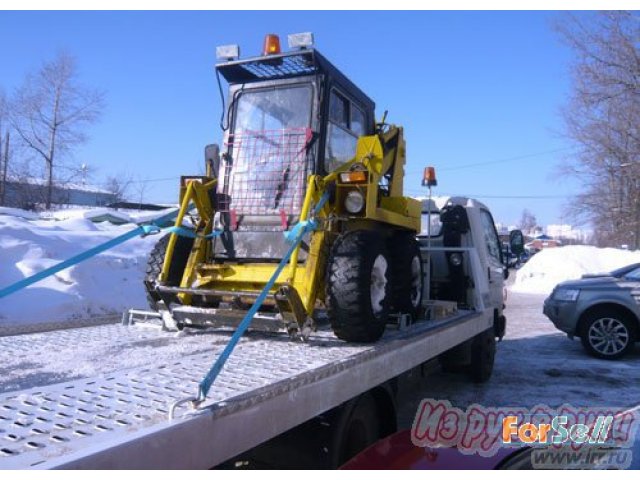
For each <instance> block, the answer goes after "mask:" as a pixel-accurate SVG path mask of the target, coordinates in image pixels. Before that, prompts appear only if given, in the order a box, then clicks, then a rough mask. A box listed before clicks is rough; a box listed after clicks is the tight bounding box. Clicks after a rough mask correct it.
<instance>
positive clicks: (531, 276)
mask: <svg viewBox="0 0 640 480" xmlns="http://www.w3.org/2000/svg"><path fill="white" fill-rule="evenodd" d="M637 262H640V251H634V252H630V251H628V250H620V249H617V248H597V247H588V246H583V245H576V246H566V247H558V248H549V249H545V250H542V251H541V252H539V253H537V254H536V255H534V256H533V257H532V258H531V260H529V261H528V262H527V263H526V264H525V265H524V266H523V267H522V268H521V269H520V270H518V272H517V274H516V280H515V282H514V284H513V286H512V287H511V290H512V291H514V292H520V293H538V294H549V293H551V291H552V290H553V288H554V287H555V286H556V285H557V284H558V283H560V282H564V281H565V280H574V279H578V278H580V277H581V276H582V275H584V274H585V273H603V272H610V271H611V270H615V269H616V268H620V267H624V266H625V265H629V264H631V263H637Z"/></svg>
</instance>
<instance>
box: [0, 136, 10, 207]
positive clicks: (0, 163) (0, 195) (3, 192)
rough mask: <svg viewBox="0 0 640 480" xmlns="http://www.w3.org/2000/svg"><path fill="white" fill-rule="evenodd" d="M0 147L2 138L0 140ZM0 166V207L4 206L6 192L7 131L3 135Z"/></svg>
mask: <svg viewBox="0 0 640 480" xmlns="http://www.w3.org/2000/svg"><path fill="white" fill-rule="evenodd" d="M0 145H2V138H0ZM0 166H2V185H1V186H2V189H1V190H0V205H4V201H5V196H6V192H7V170H8V166H9V131H8V130H7V132H6V133H5V135H4V154H3V155H0Z"/></svg>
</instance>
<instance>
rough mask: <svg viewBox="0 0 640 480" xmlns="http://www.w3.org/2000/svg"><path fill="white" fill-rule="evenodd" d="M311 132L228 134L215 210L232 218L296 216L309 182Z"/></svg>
mask: <svg viewBox="0 0 640 480" xmlns="http://www.w3.org/2000/svg"><path fill="white" fill-rule="evenodd" d="M311 138H312V133H311V129H309V128H291V129H280V130H264V131H248V130H245V131H243V132H240V133H235V134H232V135H229V139H228V142H226V144H225V145H226V146H227V147H228V152H229V157H228V159H227V161H226V162H223V173H222V178H223V189H222V195H220V196H219V198H218V210H219V211H220V212H223V213H231V214H232V215H233V216H235V215H280V216H282V215H283V214H284V215H287V216H288V215H299V214H300V211H301V209H302V202H303V199H304V193H305V184H306V177H307V150H308V147H309V144H310V141H311Z"/></svg>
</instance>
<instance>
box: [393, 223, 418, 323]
mask: <svg viewBox="0 0 640 480" xmlns="http://www.w3.org/2000/svg"><path fill="white" fill-rule="evenodd" d="M391 242H392V243H391V244H390V245H389V257H390V260H391V290H392V291H391V298H392V307H391V310H392V311H393V312H394V313H407V314H409V315H411V318H413V320H417V319H418V318H420V314H421V313H422V285H423V282H424V272H423V266H422V256H421V255H420V244H419V243H418V240H417V239H416V237H415V234H414V233H412V232H402V233H399V234H397V235H394V236H393V237H392V241H391Z"/></svg>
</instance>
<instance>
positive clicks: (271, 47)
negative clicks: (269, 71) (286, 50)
mask: <svg viewBox="0 0 640 480" xmlns="http://www.w3.org/2000/svg"><path fill="white" fill-rule="evenodd" d="M278 53H280V37H278V35H275V34H273V33H269V34H267V36H266V37H264V46H263V47H262V55H276V54H278Z"/></svg>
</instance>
